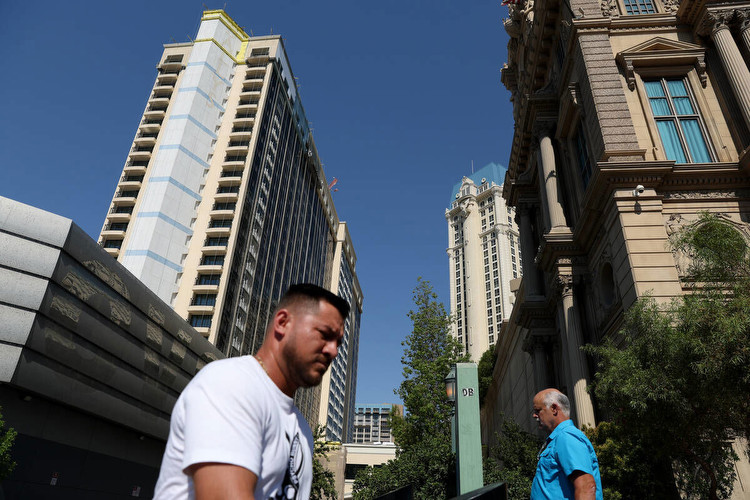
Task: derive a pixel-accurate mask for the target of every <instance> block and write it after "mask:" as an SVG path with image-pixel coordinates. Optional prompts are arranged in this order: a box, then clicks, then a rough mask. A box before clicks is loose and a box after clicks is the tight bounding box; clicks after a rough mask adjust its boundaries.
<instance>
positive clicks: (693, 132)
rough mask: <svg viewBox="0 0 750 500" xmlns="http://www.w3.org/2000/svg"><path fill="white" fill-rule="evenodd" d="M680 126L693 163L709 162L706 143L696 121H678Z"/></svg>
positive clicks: (709, 157)
mask: <svg viewBox="0 0 750 500" xmlns="http://www.w3.org/2000/svg"><path fill="white" fill-rule="evenodd" d="M680 126H682V133H683V135H684V136H685V140H686V141H687V146H688V150H689V151H690V156H692V157H693V163H708V162H710V161H711V156H710V155H709V154H708V147H707V146H706V141H705V139H704V138H703V133H702V132H701V128H700V126H699V125H698V120H695V119H685V120H680Z"/></svg>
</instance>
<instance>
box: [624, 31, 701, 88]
mask: <svg viewBox="0 0 750 500" xmlns="http://www.w3.org/2000/svg"><path fill="white" fill-rule="evenodd" d="M617 62H618V63H619V64H620V66H622V68H623V69H624V70H625V77H626V78H627V81H628V88H630V90H635V68H636V67H638V68H649V67H661V68H665V67H668V66H678V65H688V64H689V65H693V66H695V70H696V71H697V72H698V77H699V78H700V81H701V84H702V85H703V87H704V88H705V87H706V79H707V76H706V49H705V48H704V47H701V46H700V45H696V44H694V43H688V42H681V41H679V40H670V39H668V38H663V37H660V36H657V37H655V38H652V39H651V40H647V41H645V42H643V43H639V44H638V45H636V46H634V47H631V48H629V49H625V50H623V51H622V52H620V53H618V54H617Z"/></svg>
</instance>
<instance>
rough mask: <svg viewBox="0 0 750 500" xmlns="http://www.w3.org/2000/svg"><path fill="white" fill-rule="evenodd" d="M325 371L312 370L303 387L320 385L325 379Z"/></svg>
mask: <svg viewBox="0 0 750 500" xmlns="http://www.w3.org/2000/svg"><path fill="white" fill-rule="evenodd" d="M324 373H325V371H323V372H317V371H315V372H312V373H310V375H308V376H307V377H305V380H304V385H303V386H302V387H315V386H316V385H320V382H322V380H323V374H324Z"/></svg>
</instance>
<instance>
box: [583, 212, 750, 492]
mask: <svg viewBox="0 0 750 500" xmlns="http://www.w3.org/2000/svg"><path fill="white" fill-rule="evenodd" d="M673 245H674V247H675V249H677V250H678V251H679V252H682V253H683V254H684V255H686V256H688V257H689V258H690V260H691V262H690V266H689V268H688V273H687V280H686V281H687V282H688V283H692V287H693V290H692V292H691V293H688V294H686V295H684V296H683V297H680V298H678V299H675V300H674V301H673V302H672V304H671V306H670V307H669V308H667V309H666V310H664V309H663V307H662V308H660V306H659V304H658V303H657V302H656V301H655V300H654V299H653V298H650V297H644V298H642V299H640V300H639V301H638V302H636V304H635V305H634V306H633V307H631V309H630V310H629V311H628V312H627V313H626V315H625V319H624V324H623V327H622V329H621V331H620V337H621V343H622V345H619V344H620V343H619V342H618V343H616V342H615V341H613V340H612V339H609V340H608V341H607V342H605V343H604V344H603V345H601V346H599V347H593V346H588V347H587V348H586V349H587V351H588V352H590V353H591V354H594V355H595V356H596V357H597V358H598V365H599V370H598V373H597V375H596V378H595V381H594V384H593V390H594V393H595V394H596V396H597V399H598V401H599V403H600V404H601V406H603V408H604V409H605V410H606V411H607V412H608V413H609V415H611V417H612V420H613V421H614V424H615V426H614V429H620V430H621V429H626V430H627V434H625V433H623V432H611V433H609V438H610V439H611V440H612V441H613V442H615V441H618V440H619V443H620V446H621V445H622V444H623V443H624V442H626V441H627V440H628V439H629V440H630V441H631V444H635V445H636V446H637V447H640V448H642V450H643V452H642V455H643V456H645V457H649V462H648V463H650V464H656V465H659V464H662V465H663V464H671V465H672V467H673V472H674V477H675V478H676V480H677V486H678V488H679V489H680V490H681V491H682V492H684V494H685V495H687V496H688V497H689V498H711V499H718V498H728V497H729V495H730V494H731V489H732V484H733V481H734V469H733V465H734V462H735V461H736V459H737V455H736V454H735V452H734V450H733V447H732V443H733V442H734V441H735V439H736V438H738V437H745V438H747V437H749V436H750V417H748V415H750V370H748V369H747V367H748V364H749V363H750V279H748V277H749V276H750V273H748V270H750V260H749V258H748V251H747V244H746V243H745V241H744V239H743V238H742V236H741V235H740V234H739V233H738V232H736V231H735V230H734V229H733V228H732V227H731V226H730V225H729V224H727V223H725V222H724V221H722V220H721V219H719V218H718V217H716V216H712V215H709V214H703V215H702V216H701V218H700V220H699V221H698V222H697V223H696V224H695V225H693V226H690V227H688V228H686V229H684V230H682V231H681V232H679V233H677V235H676V237H675V238H674V240H673ZM628 436H629V437H628ZM605 441H606V439H605ZM631 465H632V463H631ZM603 470H604V468H603ZM651 470H652V471H658V470H661V469H659V467H655V468H654V469H651ZM642 472H643V473H646V474H647V473H648V472H649V471H648V470H646V471H642ZM626 475H627V474H626ZM635 475H636V474H634V473H632V474H630V476H629V477H634V476H635ZM658 479H659V478H657V477H655V476H654V475H653V474H651V476H650V478H649V480H648V481H646V486H644V488H646V487H647V485H648V484H651V482H650V481H652V480H653V481H658ZM650 494H651V492H649V495H650Z"/></svg>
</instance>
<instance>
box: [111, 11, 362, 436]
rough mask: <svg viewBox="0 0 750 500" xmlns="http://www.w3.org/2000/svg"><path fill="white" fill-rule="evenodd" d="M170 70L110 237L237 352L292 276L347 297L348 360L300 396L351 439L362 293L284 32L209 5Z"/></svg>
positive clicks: (137, 143) (150, 111) (121, 254)
mask: <svg viewBox="0 0 750 500" xmlns="http://www.w3.org/2000/svg"><path fill="white" fill-rule="evenodd" d="M157 68H158V74H157V76H156V81H155V83H154V87H153V90H152V93H151V95H150V97H149V100H148V103H147V106H146V110H145V111H144V113H143V118H142V120H141V123H140V125H139V126H138V130H137V132H136V136H135V138H134V140H133V145H132V147H131V150H130V152H129V154H128V158H127V161H126V163H125V167H124V168H123V171H122V175H121V177H120V180H119V182H118V185H117V189H116V192H115V195H114V197H113V199H112V203H111V205H110V209H109V213H108V214H107V216H106V218H105V222H104V226H103V228H102V231H101V234H100V237H99V243H100V244H101V245H102V247H104V249H105V250H106V251H107V252H109V253H110V255H112V256H113V257H115V258H117V259H118V260H119V261H120V262H122V264H123V265H124V266H125V267H126V268H128V269H129V270H130V271H131V272H133V274H135V275H136V276H137V277H138V278H139V279H140V280H142V281H143V282H144V283H145V284H146V285H147V286H148V287H149V288H150V289H151V290H153V291H154V292H155V293H156V294H157V295H158V296H159V297H160V298H161V299H162V300H164V301H165V302H167V303H169V304H171V305H172V306H173V307H174V309H175V311H177V312H178V313H179V314H180V315H181V316H182V317H184V318H185V319H187V321H188V322H189V323H190V324H191V325H192V326H193V327H194V328H195V329H196V330H197V331H198V332H200V333H201V334H203V335H204V336H205V337H206V338H207V339H208V340H209V341H210V342H211V343H213V344H214V345H216V347H217V348H218V349H219V350H220V351H221V352H223V353H224V354H226V355H227V356H239V355H247V354H253V353H255V352H256V351H257V350H258V348H259V347H260V345H261V343H262V342H263V337H264V334H265V328H266V325H267V323H268V321H269V319H270V313H271V311H272V310H273V308H274V306H275V305H276V303H277V301H278V299H279V298H280V297H281V295H282V294H283V293H284V291H285V290H286V289H287V288H288V286H289V285H290V284H293V283H301V282H308V283H315V284H318V285H321V286H324V287H326V288H329V289H330V290H331V291H333V292H334V293H339V294H341V295H344V296H346V298H347V299H348V300H349V301H350V303H351V305H352V308H351V311H352V312H351V314H350V316H349V318H347V322H346V338H345V339H344V344H343V345H342V348H341V350H340V356H339V358H338V359H337V360H336V363H335V364H334V366H333V367H332V370H331V372H330V374H329V375H327V378H326V379H325V380H324V383H323V386H322V387H318V388H315V389H306V390H300V391H298V394H297V398H296V402H297V405H298V406H299V407H300V409H301V410H302V412H303V413H304V415H305V416H306V417H307V419H308V421H309V422H310V423H311V424H314V423H316V422H319V423H323V424H324V425H326V426H327V431H328V435H329V438H331V439H336V440H345V439H346V438H347V437H348V436H347V434H346V433H347V429H351V412H352V411H353V407H352V404H353V401H354V392H355V387H356V363H357V352H356V350H357V348H358V342H359V341H358V339H359V320H360V315H361V313H362V291H361V288H360V286H359V281H358V279H357V275H356V269H355V265H356V254H355V252H354V248H353V245H352V242H351V238H350V236H349V233H348V229H347V226H346V224H345V223H343V222H341V221H339V219H338V216H337V214H336V210H335V207H334V204H333V200H332V198H331V193H330V190H329V189H328V184H327V182H326V178H325V174H324V172H323V169H322V166H321V162H320V158H319V156H318V152H317V149H316V147H315V142H314V140H313V137H312V134H311V132H310V127H309V124H308V122H307V118H306V116H305V112H304V109H303V107H302V104H301V101H300V96H299V93H298V91H297V84H296V82H295V79H294V75H293V73H292V70H291V66H290V64H289V61H288V58H287V55H286V51H285V49H284V44H283V41H282V38H281V36H279V35H273V36H253V37H251V36H249V35H247V33H245V31H244V30H242V29H241V28H240V27H239V26H238V25H237V24H236V23H235V22H234V21H233V20H232V19H231V18H230V17H229V16H228V15H226V13H224V12H223V11H221V10H217V11H206V12H204V13H203V17H202V19H201V23H200V26H199V28H198V34H197V36H196V39H195V40H194V41H191V42H188V43H173V44H167V45H165V46H164V52H163V54H162V56H161V59H160V62H159V64H158V66H157ZM326 391H327V392H326Z"/></svg>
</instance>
